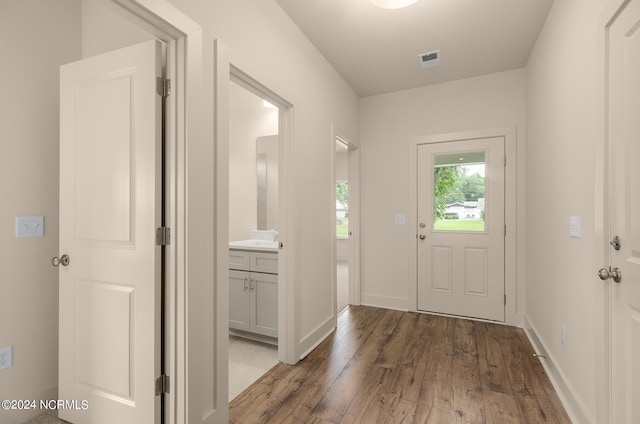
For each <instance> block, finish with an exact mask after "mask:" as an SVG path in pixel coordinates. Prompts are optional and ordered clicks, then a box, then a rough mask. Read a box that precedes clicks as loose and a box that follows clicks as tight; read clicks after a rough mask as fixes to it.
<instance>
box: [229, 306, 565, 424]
mask: <svg viewBox="0 0 640 424" xmlns="http://www.w3.org/2000/svg"><path fill="white" fill-rule="evenodd" d="M229 414H230V422H231V423H241V424H254V423H295V424H300V423H325V424H327V423H366V424H369V423H434V424H441V423H474V424H475V423H488V424H494V423H495V424H504V423H526V424H528V423H558V424H561V423H570V422H571V421H570V420H569V418H568V416H567V414H566V412H565V410H564V408H563V406H562V404H561V403H560V400H559V398H558V396H557V394H556V392H555V391H554V389H553V387H552V385H551V383H550V382H549V379H548V378H547V376H546V374H545V372H544V370H543V368H542V365H541V364H540V362H539V360H538V359H537V358H535V357H534V356H533V349H532V347H531V345H530V344H529V341H528V339H527V337H526V336H525V334H524V332H523V330H521V329H518V328H514V327H507V326H504V325H498V324H489V323H484V322H476V321H470V320H464V319H456V318H448V317H442V316H434V315H426V314H417V313H410V312H399V311H393V310H386V309H379V308H371V307H365V306H359V307H354V306H351V307H349V308H347V309H346V310H345V311H344V312H343V313H342V314H341V315H340V317H339V323H338V328H337V329H336V331H335V333H334V334H333V335H331V336H330V337H329V338H327V340H325V341H324V342H323V343H322V344H320V346H318V347H317V348H316V349H315V350H314V351H313V352H311V353H310V354H309V356H307V357H306V358H305V359H304V360H303V361H300V362H299V363H298V364H297V365H295V366H291V365H285V364H282V363H281V364H278V365H276V366H275V367H274V368H272V369H271V371H269V372H268V373H267V374H265V375H264V376H263V377H262V378H261V379H260V380H258V381H257V382H255V383H254V384H253V385H252V386H250V387H249V388H248V389H247V390H245V391H244V392H243V393H242V394H240V395H239V396H238V397H236V398H235V399H234V400H233V401H232V402H231V403H230V405H229Z"/></svg>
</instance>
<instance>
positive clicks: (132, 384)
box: [58, 41, 161, 424]
mask: <svg viewBox="0 0 640 424" xmlns="http://www.w3.org/2000/svg"><path fill="white" fill-rule="evenodd" d="M160 58H161V45H160V43H159V42H157V41H150V42H147V43H143V44H140V45H136V46H132V47H128V48H125V49H121V50H117V51H114V52H110V53H107V54H104V55H100V56H96V57H93V58H89V59H85V60H82V61H79V62H75V63H71V64H68V65H64V66H62V67H61V70H60V254H68V255H69V257H70V263H69V265H68V266H64V267H62V266H61V267H60V271H59V278H60V289H59V290H60V291H59V307H60V312H59V314H60V317H59V319H60V320H59V394H58V397H59V399H80V400H85V399H86V400H88V404H89V407H88V408H87V409H85V410H82V409H80V410H65V409H62V410H60V411H59V415H60V418H62V419H65V420H67V421H71V422H73V423H77V424H79V423H92V424H95V423H112V422H123V423H124V422H127V423H133V422H140V423H142V422H144V423H153V422H156V420H157V419H158V418H159V415H158V412H157V411H159V408H158V406H159V398H156V396H155V379H156V377H157V376H159V369H160V366H159V340H160V339H159V335H160V334H159V281H160V280H159V278H160V269H159V266H160V248H159V247H157V246H156V245H155V229H156V227H158V226H159V224H160V190H161V175H160V152H161V151H160V146H161V144H160V143H161V120H160V114H161V103H160V101H161V99H160V96H159V95H157V94H156V77H157V76H160V75H161V63H160Z"/></svg>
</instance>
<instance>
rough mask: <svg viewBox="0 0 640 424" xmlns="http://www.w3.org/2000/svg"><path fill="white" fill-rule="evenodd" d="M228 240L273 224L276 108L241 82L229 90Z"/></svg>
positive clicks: (274, 220) (276, 150) (275, 214)
mask: <svg viewBox="0 0 640 424" xmlns="http://www.w3.org/2000/svg"><path fill="white" fill-rule="evenodd" d="M229 101H230V104H229V106H230V116H229V240H230V241H236V240H247V239H249V238H250V237H251V231H253V230H269V229H275V228H276V227H277V217H278V135H277V134H278V125H279V122H278V109H277V108H275V107H273V105H271V104H269V103H267V102H265V101H264V100H263V99H262V98H261V97H260V96H258V95H256V94H255V93H254V92H253V91H252V90H249V89H247V88H246V87H245V86H244V85H241V84H237V83H234V82H231V83H230V90H229Z"/></svg>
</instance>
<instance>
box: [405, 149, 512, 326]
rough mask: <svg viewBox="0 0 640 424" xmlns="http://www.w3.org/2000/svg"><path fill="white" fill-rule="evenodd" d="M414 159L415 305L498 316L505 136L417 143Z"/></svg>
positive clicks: (501, 294)
mask: <svg viewBox="0 0 640 424" xmlns="http://www.w3.org/2000/svg"><path fill="white" fill-rule="evenodd" d="M417 160H418V164H417V167H418V173H417V178H418V181H417V190H418V192H417V196H418V202H417V205H418V211H417V217H418V228H417V229H416V230H417V231H416V233H417V239H416V242H417V257H418V258H417V264H418V273H417V276H418V310H421V311H428V312H437V313H444V314H452V315H460V316H467V317H474V318H483V319H489V320H495V321H504V234H505V229H504V138H503V137H497V138H487V139H478V140H465V141H453V142H447V143H434V144H420V145H418V159H417ZM472 186H473V187H472Z"/></svg>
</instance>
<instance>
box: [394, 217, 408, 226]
mask: <svg viewBox="0 0 640 424" xmlns="http://www.w3.org/2000/svg"><path fill="white" fill-rule="evenodd" d="M405 222H406V219H405V216H404V215H396V216H395V223H396V225H403V224H404V223H405Z"/></svg>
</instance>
